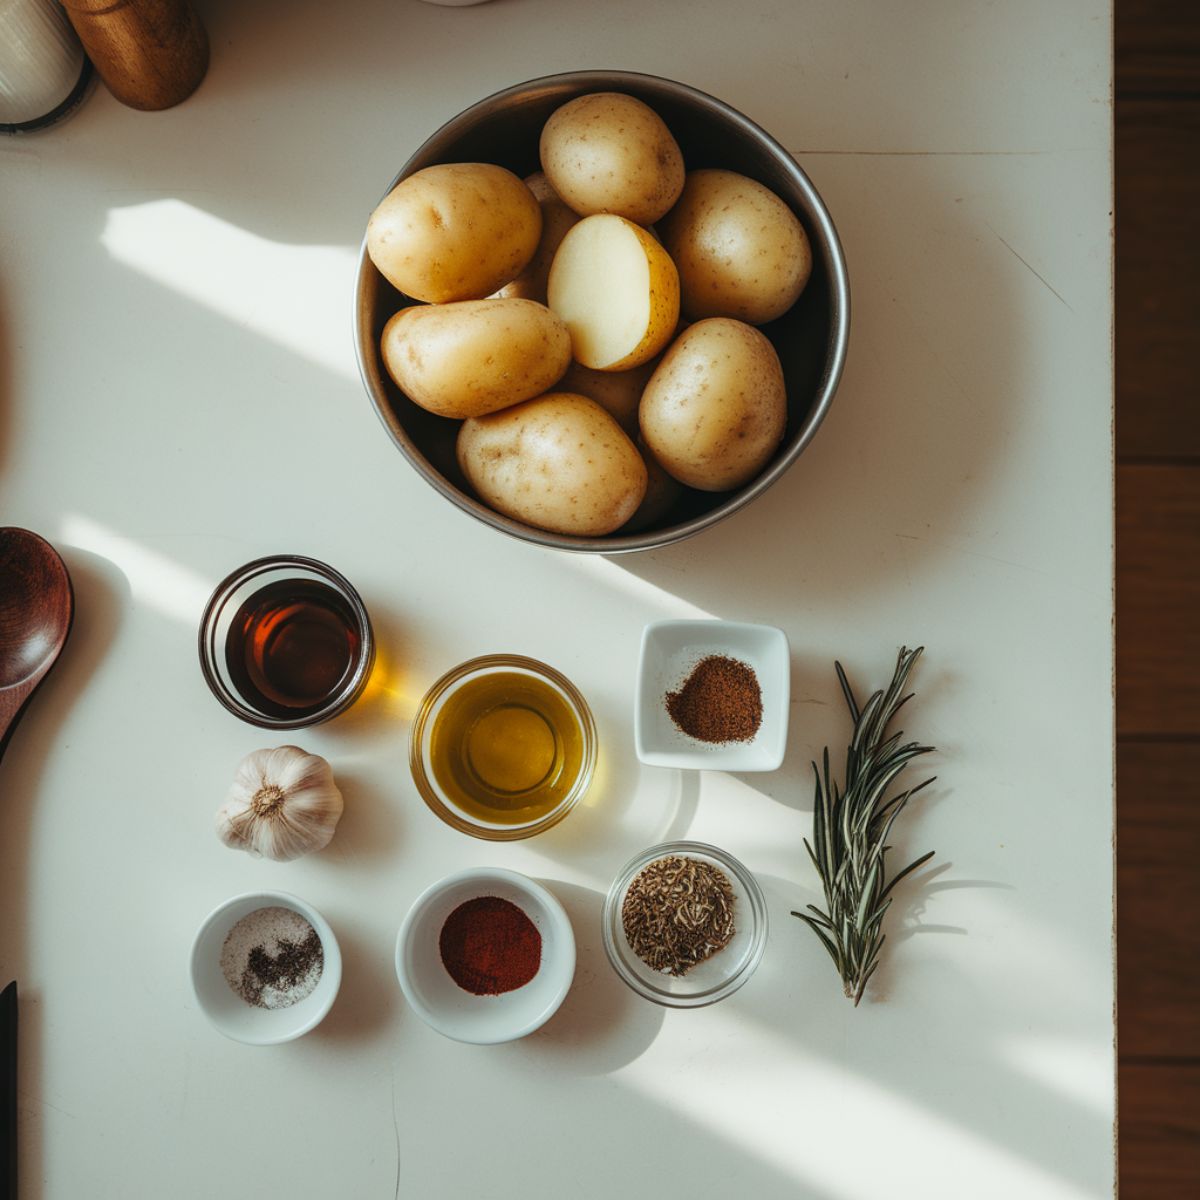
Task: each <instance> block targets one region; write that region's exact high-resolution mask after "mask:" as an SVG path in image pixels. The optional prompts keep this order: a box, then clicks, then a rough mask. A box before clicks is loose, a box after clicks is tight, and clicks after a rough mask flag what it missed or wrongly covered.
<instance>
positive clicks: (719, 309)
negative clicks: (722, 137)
mask: <svg viewBox="0 0 1200 1200" xmlns="http://www.w3.org/2000/svg"><path fill="white" fill-rule="evenodd" d="M659 232H660V233H661V235H662V241H663V245H664V246H665V247H666V249H667V252H668V253H669V254H670V255H671V257H672V258H673V259H674V260H675V265H676V267H678V268H679V287H680V301H681V305H682V307H683V310H684V312H686V313H687V315H688V316H689V317H693V318H700V317H735V318H736V319H737V320H739V321H747V322H749V323H750V324H751V325H763V324H765V323H766V322H767V321H773V320H774V319H775V318H776V317H779V316H782V315H783V314H784V313H785V312H787V310H788V309H789V308H791V306H792V305H793V304H795V302H796V300H797V298H798V297H799V295H800V293H801V292H802V291H804V286H805V284H807V283H808V277H809V275H810V274H811V273H812V249H811V247H810V246H809V244H808V236H807V235H806V234H805V232H804V227H803V226H802V225H801V224H800V222H799V220H798V219H797V217H796V214H795V213H793V212H792V210H791V209H790V208H788V206H787V205H786V204H784V202H783V201H782V200H780V198H779V197H778V196H776V195H775V193H774V192H772V191H770V190H769V189H768V188H765V187H763V185H762V184H761V183H757V182H756V181H755V180H753V179H747V178H746V176H745V175H737V174H735V173H734V172H733V171H717V170H703V171H691V172H689V174H688V177H687V182H686V183H685V184H684V188H683V195H681V196H680V197H679V203H678V204H676V205H675V207H674V208H673V209H672V210H671V211H670V213H668V214H667V216H666V218H665V219H664V220H663V221H662V223H661V225H660V227H659Z"/></svg>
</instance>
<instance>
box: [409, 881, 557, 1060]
mask: <svg viewBox="0 0 1200 1200" xmlns="http://www.w3.org/2000/svg"><path fill="white" fill-rule="evenodd" d="M396 977H397V978H398V979H399V981H400V988H401V990H402V991H403V992H404V996H405V999H407V1000H408V1003H409V1004H410V1005H411V1007H412V1008H413V1010H414V1011H415V1012H416V1014H417V1016H419V1017H420V1018H421V1020H422V1021H424V1022H425V1024H426V1025H428V1026H429V1027H430V1028H431V1029H436V1030H437V1032H438V1033H440V1034H443V1035H444V1036H445V1037H448V1038H453V1039H454V1040H455V1041H458V1042H472V1043H475V1044H477V1045H494V1044H496V1043H498V1042H511V1041H515V1040H516V1039H517V1038H523V1037H525V1036H526V1035H527V1034H530V1033H532V1032H533V1031H534V1030H535V1029H538V1028H540V1027H541V1026H542V1025H544V1024H545V1023H546V1022H547V1021H548V1020H549V1019H550V1018H551V1017H552V1016H553V1015H554V1014H555V1012H557V1011H558V1007H559V1005H560V1004H562V1002H563V1000H564V998H565V997H566V994H567V992H568V991H569V990H570V988H571V981H572V980H573V979H574V977H575V934H574V931H573V930H572V928H571V921H570V918H569V917H568V916H567V914H566V911H565V910H564V909H563V906H562V905H561V904H560V903H559V901H558V900H557V899H556V898H555V897H554V895H552V894H551V893H550V892H549V891H548V890H547V889H546V888H544V887H543V886H542V885H541V884H540V883H535V882H534V881H533V880H532V879H530V878H528V877H527V876H525V875H521V874H520V873H519V872H517V871H508V870H505V869H503V868H500V867H475V868H472V869H470V870H467V871H458V872H455V873H454V874H453V875H447V876H446V877H445V878H444V879H441V880H439V881H438V882H437V883H435V884H432V885H431V886H430V887H428V888H426V889H425V891H423V892H422V893H421V894H420V895H419V896H418V897H417V899H416V900H415V901H414V902H413V905H412V908H410V909H409V911H408V915H407V916H406V917H405V918H404V923H403V924H402V925H401V926H400V933H399V936H398V937H397V939H396Z"/></svg>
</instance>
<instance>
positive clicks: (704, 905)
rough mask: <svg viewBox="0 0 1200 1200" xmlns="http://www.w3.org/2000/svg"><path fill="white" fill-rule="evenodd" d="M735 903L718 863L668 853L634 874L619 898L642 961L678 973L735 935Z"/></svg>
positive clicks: (631, 943)
mask: <svg viewBox="0 0 1200 1200" xmlns="http://www.w3.org/2000/svg"><path fill="white" fill-rule="evenodd" d="M733 908H734V897H733V885H732V884H731V883H730V882H729V879H728V877H727V876H726V875H725V873H724V872H723V871H722V870H721V869H720V868H719V867H716V866H714V865H713V864H712V863H709V862H705V861H704V860H703V859H697V858H687V857H685V856H683V855H680V854H668V855H666V856H665V857H663V858H659V859H655V861H654V862H652V863H650V864H649V865H648V866H646V867H643V868H642V870H641V871H639V872H638V873H637V875H635V876H634V878H633V882H632V883H630V885H629V889H628V890H627V891H626V893H625V899H624V901H623V902H622V904H621V924H622V926H623V927H624V929H625V938H626V940H627V941H628V942H629V946H630V949H632V950H633V952H634V954H636V955H637V956H638V958H640V959H641V960H642V962H644V963H645V964H646V965H647V966H648V967H651V968H652V969H653V970H655V971H663V972H665V973H666V974H668V975H676V976H679V975H686V974H687V973H688V972H689V971H690V970H691V969H692V968H693V967H694V966H696V965H697V964H698V963H702V962H704V961H705V960H706V959H709V958H711V957H712V956H713V955H714V954H716V953H718V951H721V950H724V949H725V947H726V946H728V945H729V943H730V942H731V941H732V940H733V935H734V933H735V932H736V927H735V925H734V917H733Z"/></svg>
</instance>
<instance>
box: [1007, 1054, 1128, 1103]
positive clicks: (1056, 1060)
mask: <svg viewBox="0 0 1200 1200" xmlns="http://www.w3.org/2000/svg"><path fill="white" fill-rule="evenodd" d="M1008 1057H1009V1060H1010V1061H1011V1062H1013V1063H1014V1064H1015V1065H1016V1066H1017V1068H1018V1069H1019V1070H1020V1071H1022V1072H1023V1073H1024V1074H1026V1075H1028V1076H1029V1078H1030V1079H1033V1080H1036V1081H1037V1082H1038V1083H1040V1084H1041V1085H1042V1086H1043V1087H1048V1088H1052V1089H1053V1090H1054V1091H1056V1092H1058V1093H1059V1095H1061V1096H1065V1097H1066V1098H1067V1099H1069V1100H1073V1101H1075V1103H1076V1104H1078V1105H1080V1106H1081V1107H1083V1108H1087V1109H1089V1110H1090V1111H1092V1112H1094V1113H1096V1114H1097V1115H1098V1116H1100V1117H1103V1118H1104V1120H1105V1121H1111V1120H1112V1119H1113V1108H1112V1092H1113V1072H1114V1070H1115V1069H1116V1068H1115V1065H1114V1062H1113V1054H1112V1046H1111V1045H1104V1044H1103V1043H1092V1042H1085V1041H1083V1040H1082V1039H1080V1038H1068V1037H1062V1036H1058V1035H1051V1034H1040V1035H1034V1034H1027V1035H1024V1036H1022V1037H1020V1038H1012V1039H1010V1041H1009V1043H1008Z"/></svg>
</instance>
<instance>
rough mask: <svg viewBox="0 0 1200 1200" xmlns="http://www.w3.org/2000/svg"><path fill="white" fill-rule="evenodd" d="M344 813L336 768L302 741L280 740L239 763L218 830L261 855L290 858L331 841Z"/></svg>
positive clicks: (234, 843) (238, 845) (224, 837)
mask: <svg viewBox="0 0 1200 1200" xmlns="http://www.w3.org/2000/svg"><path fill="white" fill-rule="evenodd" d="M341 815H342V793H341V792H340V791H338V788H337V784H335V783H334V781H333V768H332V767H330V765H329V764H328V763H327V762H326V761H325V760H324V759H323V758H321V757H320V755H317V754H309V753H307V752H306V751H304V750H301V749H300V747H299V746H277V747H276V748H275V749H274V750H255V751H254V753H253V754H247V755H246V757H245V758H243V759H242V761H241V762H240V763H238V769H237V774H236V775H235V776H234V780H233V786H232V787H231V788H230V789H229V795H228V796H227V797H226V798H225V803H224V804H223V805H222V806H221V808H220V810H219V811H218V812H217V836H218V837H219V838H220V839H221V841H223V842H224V843H225V845H227V846H233V847H234V848H235V849H237V850H248V851H249V852H250V853H251V854H253V855H255V857H262V858H273V859H277V860H278V861H280V862H287V861H288V860H289V859H293V858H299V857H300V856H301V855H302V854H309V853H310V852H311V851H313V850H321V849H323V848H324V847H325V846H327V845H329V840H330V838H332V837H333V831H334V830H335V829H336V828H337V823H338V820H339V818H340V817H341Z"/></svg>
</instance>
